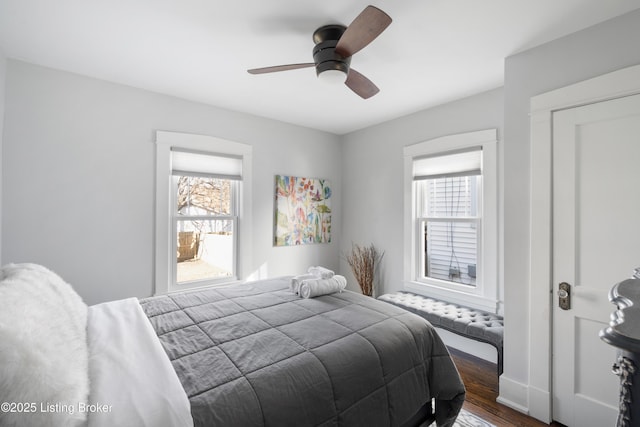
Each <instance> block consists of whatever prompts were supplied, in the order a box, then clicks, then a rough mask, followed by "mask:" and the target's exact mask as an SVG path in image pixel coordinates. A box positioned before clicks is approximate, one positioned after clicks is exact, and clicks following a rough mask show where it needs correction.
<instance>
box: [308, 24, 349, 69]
mask: <svg viewBox="0 0 640 427" xmlns="http://www.w3.org/2000/svg"><path fill="white" fill-rule="evenodd" d="M346 29H347V27H345V26H344V25H325V26H324V27H320V28H318V29H317V30H316V31H315V32H314V33H313V41H314V42H315V43H316V45H315V46H314V47H313V60H314V62H315V64H316V74H317V75H318V76H319V75H320V74H322V73H323V72H325V71H328V70H336V71H342V72H343V73H345V74H348V73H349V65H350V64H351V57H347V58H345V57H343V56H342V55H339V54H338V53H336V45H337V44H338V40H340V37H342V34H343V33H344V31H345V30H346Z"/></svg>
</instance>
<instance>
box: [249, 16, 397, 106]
mask: <svg viewBox="0 0 640 427" xmlns="http://www.w3.org/2000/svg"><path fill="white" fill-rule="evenodd" d="M389 24H391V18H390V17H389V15H387V14H386V13H384V12H383V11H382V10H380V9H378V8H377V7H375V6H367V7H366V8H365V9H364V10H363V11H362V12H361V13H360V15H358V16H357V17H356V19H354V20H353V22H352V23H351V24H350V25H349V26H348V27H345V26H344V25H324V26H322V27H320V28H318V29H317V30H316V31H314V33H313V42H314V43H315V46H314V47H313V52H312V53H313V61H314V62H312V63H300V64H287V65H277V66H273V67H264V68H254V69H251V70H247V71H248V72H249V73H250V74H265V73H274V72H278V71H287V70H295V69H299V68H310V67H315V68H316V74H317V76H318V77H319V78H320V79H321V80H328V81H339V82H344V84H345V85H347V87H349V89H351V90H352V91H353V92H355V93H356V94H357V95H359V96H360V97H361V98H364V99H368V98H370V97H372V96H373V95H375V94H376V93H378V92H379V91H380V89H378V87H377V86H376V85H375V84H373V82H371V81H370V80H369V79H367V78H366V77H365V76H363V75H362V74H360V73H359V72H357V71H356V70H354V69H352V68H351V57H352V56H353V54H355V53H356V52H358V51H360V50H361V49H362V48H364V47H365V46H367V45H368V44H369V43H371V42H372V41H373V40H374V39H375V38H376V37H378V36H379V35H380V33H382V32H383V31H384V30H385V29H386V28H387V27H388V26H389Z"/></svg>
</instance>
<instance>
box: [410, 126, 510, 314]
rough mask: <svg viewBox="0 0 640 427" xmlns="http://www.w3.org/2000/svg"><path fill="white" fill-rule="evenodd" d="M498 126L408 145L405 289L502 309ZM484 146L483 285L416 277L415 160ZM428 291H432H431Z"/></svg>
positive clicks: (480, 266) (480, 270)
mask: <svg viewBox="0 0 640 427" xmlns="http://www.w3.org/2000/svg"><path fill="white" fill-rule="evenodd" d="M497 141H498V131H497V129H487V130H481V131H475V132H467V133H460V134H455V135H447V136H443V137H439V138H435V139H431V140H428V141H423V142H419V143H417V144H413V145H408V146H406V147H404V224H403V225H404V268H403V270H404V289H406V290H408V291H412V292H415V293H423V294H425V293H428V294H429V296H432V297H435V298H441V299H445V300H447V301H450V302H453V303H457V304H462V305H466V306H471V307H474V308H478V309H481V310H485V311H489V312H493V313H496V312H497V311H498V287H499V286H498V258H497V257H498V194H497V192H498V164H497V161H498V159H497ZM476 147H482V151H483V155H482V179H483V187H484V189H483V203H482V210H483V212H482V218H483V220H482V221H483V222H482V236H481V238H480V241H481V244H482V251H481V252H480V255H481V258H480V257H479V259H478V275H479V276H480V275H481V277H482V280H481V281H480V284H479V285H478V287H477V288H475V289H474V290H473V291H469V292H465V291H464V290H454V289H449V288H444V287H442V286H437V285H435V284H433V285H432V284H427V283H423V282H418V281H417V280H416V277H415V276H416V274H417V273H416V272H417V267H416V266H417V264H416V263H417V262H418V261H417V259H416V252H417V251H416V249H415V248H416V247H417V242H416V233H415V227H414V213H415V206H414V205H415V202H414V197H413V161H414V159H416V158H419V157H421V156H425V155H437V154H444V153H450V152H452V151H457V150H465V149H470V148H476ZM427 291H428V292H427Z"/></svg>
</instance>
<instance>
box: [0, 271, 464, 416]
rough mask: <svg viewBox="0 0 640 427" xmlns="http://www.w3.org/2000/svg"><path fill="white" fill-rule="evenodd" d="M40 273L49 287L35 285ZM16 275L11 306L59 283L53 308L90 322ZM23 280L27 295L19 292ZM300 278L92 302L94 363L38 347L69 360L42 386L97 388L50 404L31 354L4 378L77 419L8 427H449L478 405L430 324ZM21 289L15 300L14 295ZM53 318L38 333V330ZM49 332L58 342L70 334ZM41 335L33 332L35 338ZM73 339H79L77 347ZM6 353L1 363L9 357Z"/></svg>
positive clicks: (25, 396) (73, 349)
mask: <svg viewBox="0 0 640 427" xmlns="http://www.w3.org/2000/svg"><path fill="white" fill-rule="evenodd" d="M34 271H35V272H36V273H37V274H36V276H37V277H32V276H33V272H34ZM2 278H3V280H2V282H0V301H3V302H5V301H6V302H8V303H11V302H12V298H15V299H16V300H17V299H19V298H21V297H20V296H18V295H14V294H15V293H16V292H13V288H24V287H25V286H26V285H25V283H31V282H33V281H40V282H46V284H45V285H41V284H40V285H38V286H39V288H38V289H37V291H36V292H33V295H42V294H43V292H45V291H46V290H47V289H49V288H51V286H52V283H53V284H54V285H55V286H54V287H55V292H49V295H48V296H47V298H46V301H45V302H44V304H45V305H47V308H48V309H55V308H56V307H60V306H61V305H65V304H66V305H65V307H64V309H63V310H61V311H62V312H64V313H69V312H77V313H82V312H83V310H82V307H81V304H82V303H81V300H80V301H78V300H79V297H77V295H76V297H77V298H70V300H71V302H69V301H67V302H66V303H65V304H60V303H59V304H50V301H51V299H52V298H54V296H55V295H59V294H61V293H62V294H64V293H65V292H68V291H69V290H70V289H71V287H70V286H68V285H67V284H66V283H64V282H63V281H62V279H60V278H59V277H57V276H55V274H53V273H51V272H49V271H48V270H46V269H43V267H40V266H35V267H34V266H32V265H29V267H27V268H25V267H24V266H22V267H20V266H13V267H12V269H9V270H7V269H6V267H5V268H3V271H2ZM16 280H17V281H18V282H20V285H19V286H17V287H16V286H13V287H11V286H12V285H14V282H15V281H16ZM6 282H8V283H9V285H10V286H8V287H7V286H6ZM289 282H290V278H288V277H283V278H276V279H269V280H262V281H258V282H251V283H244V284H238V285H233V286H227V287H221V288H209V289H206V290H200V291H193V292H185V293H178V294H169V295H166V296H159V297H152V298H146V299H142V300H136V299H134V298H131V299H126V300H121V301H114V302H110V303H105V304H99V305H95V306H90V307H89V308H88V309H86V313H85V315H86V319H85V320H86V336H85V337H80V338H81V339H82V338H83V339H84V340H85V342H86V343H87V345H86V354H87V356H86V364H83V362H82V360H80V361H78V360H74V361H73V363H69V362H68V361H67V359H69V358H70V357H75V358H77V355H78V353H82V352H83V349H82V343H81V339H80V340H76V338H77V337H70V336H66V335H65V336H63V337H62V338H60V339H57V341H56V342H54V343H53V344H51V343H49V342H47V341H48V338H47V339H45V340H44V342H42V337H39V338H38V340H39V342H38V344H37V346H38V348H39V349H40V350H41V351H43V352H45V353H47V354H48V355H49V356H48V359H51V358H54V359H55V360H54V361H53V362H51V361H48V362H47V363H49V365H52V369H53V373H49V374H48V375H49V377H46V378H48V380H47V381H42V380H41V381H40V383H41V384H44V385H45V386H46V385H47V384H48V383H49V382H54V383H55V381H56V379H57V378H58V377H59V376H61V375H63V376H64V375H67V374H68V372H67V371H74V367H76V368H78V367H79V369H77V370H79V371H82V370H83V369H86V372H87V373H88V374H87V381H86V384H85V383H84V382H83V381H84V378H83V377H82V375H79V376H78V377H79V378H80V379H79V380H78V381H77V382H78V383H79V384H80V386H79V387H76V388H78V389H79V391H77V392H75V394H74V393H70V394H69V393H67V394H66V395H65V394H61V393H60V390H59V388H58V389H56V387H53V388H54V390H53V391H52V392H51V393H53V394H48V395H47V394H46V393H47V391H46V390H43V388H47V387H40V388H39V389H38V390H36V391H33V390H23V388H24V389H26V388H28V384H29V383H33V379H31V380H29V378H28V377H29V374H30V372H29V367H28V368H27V369H24V367H23V366H20V365H19V361H17V359H18V358H14V359H12V360H13V362H12V363H13V365H11V366H12V370H11V372H14V371H15V370H20V369H22V371H21V374H20V375H16V374H15V372H14V373H7V371H9V369H11V368H6V369H5V370H4V371H2V373H0V375H3V376H4V377H7V378H8V377H9V376H10V377H11V378H8V379H7V378H0V381H2V382H4V383H6V381H8V380H10V381H17V383H16V384H13V385H15V387H13V386H12V390H13V391H15V390H18V391H19V394H17V395H16V393H14V395H9V394H8V392H7V391H6V390H5V389H3V390H2V391H0V400H3V399H5V400H3V401H6V399H22V400H23V401H24V402H40V403H41V402H42V401H43V400H44V401H46V402H49V403H54V404H59V405H60V406H61V407H62V408H63V409H65V408H66V409H67V410H66V411H64V410H61V411H50V412H49V413H43V411H42V410H36V411H32V412H30V413H25V412H24V411H23V412H21V413H16V412H13V413H6V412H4V411H3V412H0V424H2V425H8V426H10V425H24V423H25V422H26V421H27V420H28V422H29V425H61V424H64V425H85V423H87V422H88V425H89V426H91V427H93V426H98V427H100V426H109V425H119V426H125V425H131V426H190V425H194V426H197V427H200V426H218V425H220V426H231V425H233V426H289V425H290V426H305V425H308V426H316V425H317V426H362V425H367V426H417V425H425V426H426V425H429V424H430V423H431V422H432V421H434V420H435V421H436V422H437V425H438V426H450V425H452V424H453V422H454V420H455V418H456V416H457V414H458V412H459V410H460V408H461V406H462V403H463V401H464V386H463V384H462V382H461V380H460V377H459V375H458V372H457V370H456V368H455V365H454V364H453V362H452V360H451V358H450V356H449V353H448V351H447V349H446V347H445V346H444V345H443V343H442V341H441V340H440V338H439V337H438V336H437V334H436V333H435V332H434V330H433V328H432V327H431V326H430V324H429V323H428V322H427V321H425V320H424V319H422V318H420V317H419V316H416V315H414V314H411V313H409V312H407V311H405V310H403V309H401V308H398V307H395V306H393V305H390V304H386V303H384V302H381V301H377V300H375V299H373V298H369V297H365V296H362V295H360V294H356V293H353V292H349V291H344V292H340V293H333V294H330V295H323V296H319V297H316V298H308V299H305V298H300V297H299V296H297V295H295V294H293V293H292V292H291V291H290V290H289ZM7 288H9V289H10V290H12V291H11V292H9V293H7V292H6V289H7ZM60 289H63V290H64V291H65V292H60ZM3 292H4V293H3ZM71 292H73V291H72V290H71ZM7 294H8V295H9V296H7ZM33 295H29V296H33ZM36 299H37V298H36ZM67 299H69V298H67ZM71 307H74V308H71ZM37 312H39V311H37ZM36 317H37V316H36ZM54 317H56V316H54ZM71 317H78V316H71ZM80 317H82V315H81V314H80ZM9 318H10V316H6V315H5V314H0V339H2V340H4V339H8V335H9V334H10V333H12V332H8V329H11V330H15V329H16V328H15V327H11V328H9V327H7V326H6V323H8V322H9V320H7V319H9ZM43 320H44V319H42V318H40V319H36V321H35V323H33V324H31V326H28V325H29V324H30V323H29V322H27V326H28V327H30V328H33V325H34V324H38V323H40V322H42V321H43ZM65 321H67V322H68V321H69V319H65ZM49 323H51V322H49ZM54 323H55V322H54ZM77 323H78V324H79V325H81V324H82V320H80V321H78V322H77ZM41 326H43V325H41ZM76 326H77V325H76ZM18 329H19V328H18ZM49 329H50V330H49V331H48V333H49V335H51V333H52V332H55V331H57V330H58V329H59V325H58V326H54V327H53V329H54V330H53V331H52V330H51V328H49ZM67 329H69V328H67ZM77 329H78V331H77V332H78V333H79V334H80V335H82V331H81V328H77ZM22 333H23V334H24V331H23V332H22ZM45 335H46V334H45ZM30 339H31V338H30V337H26V338H25V336H23V337H22V338H21V342H24V341H29V340H30ZM72 341H73V342H75V341H77V342H79V343H78V344H76V345H70V344H69V342H72ZM25 347H26V344H25ZM61 347H62V348H61ZM1 350H2V347H0V359H7V357H5V356H6V355H5V354H4V353H3V352H2V351H1ZM54 350H55V351H54ZM66 350H70V351H68V352H67V353H68V354H65V351H66ZM59 353H62V354H59ZM23 356H24V355H23ZM55 356H59V357H57V358H56V357H55ZM6 362H7V361H6V360H0V363H2V364H4V363H6ZM66 365H72V366H66ZM30 368H31V369H32V367H30ZM74 373H75V372H74ZM72 377H73V376H72ZM73 378H75V377H73ZM75 379H76V380H77V378H75ZM73 388H74V387H67V386H65V387H64V390H70V389H73ZM9 393H11V392H9ZM29 393H31V394H29ZM9 401H11V400H9ZM83 402H86V405H85V403H83ZM40 403H38V405H39V404H40ZM80 403H83V405H85V406H80ZM64 405H70V406H68V407H66V406H64ZM73 405H75V406H73ZM69 408H73V410H70V409H69ZM16 409H17V408H16ZM38 409H42V408H38ZM81 409H83V410H81ZM70 412H72V413H71V414H70ZM25 417H29V418H25ZM65 417H66V418H65Z"/></svg>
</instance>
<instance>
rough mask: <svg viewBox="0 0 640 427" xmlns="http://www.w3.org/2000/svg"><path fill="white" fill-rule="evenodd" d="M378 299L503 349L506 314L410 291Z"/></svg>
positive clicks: (434, 324)
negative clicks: (498, 313) (502, 314)
mask: <svg viewBox="0 0 640 427" xmlns="http://www.w3.org/2000/svg"><path fill="white" fill-rule="evenodd" d="M378 299H379V300H382V301H386V302H388V303H391V304H394V305H397V306H400V307H402V308H405V309H407V310H408V311H411V312H413V313H415V314H417V315H419V316H421V317H424V318H425V319H427V320H428V321H429V322H430V323H431V324H432V325H433V326H436V327H441V328H443V329H447V330H450V331H452V332H456V333H458V334H460V335H464V336H468V337H470V338H474V339H477V340H479V341H484V342H488V343H490V344H492V345H494V346H495V347H496V348H499V349H502V341H503V338H504V320H503V317H502V316H499V315H497V314H493V313H487V312H485V311H482V310H476V309H474V308H470V307H465V306H462V305H458V304H452V303H449V302H446V301H440V300H437V299H434V298H430V297H425V296H422V295H416V294H412V293H409V292H396V293H392V294H385V295H382V296H380V297H378Z"/></svg>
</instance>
